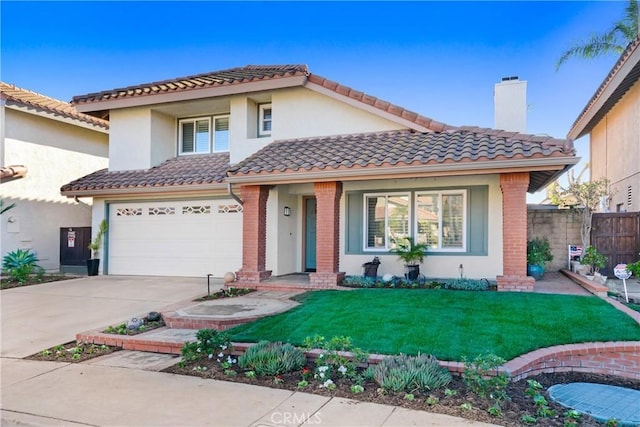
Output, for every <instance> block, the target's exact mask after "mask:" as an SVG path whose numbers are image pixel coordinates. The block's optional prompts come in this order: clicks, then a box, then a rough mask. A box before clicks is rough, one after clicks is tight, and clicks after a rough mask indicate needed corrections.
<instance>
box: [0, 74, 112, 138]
mask: <svg viewBox="0 0 640 427" xmlns="http://www.w3.org/2000/svg"><path fill="white" fill-rule="evenodd" d="M0 96H1V97H2V99H5V100H7V101H9V102H14V103H16V104H20V105H24V106H28V107H34V108H38V109H41V110H44V111H47V112H49V113H53V114H58V115H61V116H63V117H66V118H70V119H75V120H80V121H82V122H85V123H89V124H92V125H95V126H98V127H101V128H103V129H109V122H108V121H106V120H102V119H99V118H97V117H94V116H90V115H88V114H84V113H80V112H78V111H76V109H75V107H73V106H72V105H71V104H68V103H66V102H62V101H59V100H57V99H53V98H49V97H48V96H44V95H41V94H39V93H36V92H32V91H30V90H26V89H21V88H19V87H16V86H14V85H11V84H8V83H5V82H0Z"/></svg>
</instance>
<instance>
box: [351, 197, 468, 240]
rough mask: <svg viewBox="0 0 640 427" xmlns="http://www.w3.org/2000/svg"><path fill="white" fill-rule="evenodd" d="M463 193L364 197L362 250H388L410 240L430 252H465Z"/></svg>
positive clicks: (464, 199)
mask: <svg viewBox="0 0 640 427" xmlns="http://www.w3.org/2000/svg"><path fill="white" fill-rule="evenodd" d="M466 194H467V191H466V190H448V191H424V192H412V193H376V194H365V195H364V249H365V250H378V251H379V250H389V249H392V248H394V247H395V246H396V243H397V242H398V241H399V240H402V239H404V238H406V237H413V238H414V240H415V241H416V242H419V243H426V244H427V245H428V246H429V250H431V251H434V252H447V251H449V252H463V251H466V249H467V248H466V241H467V237H466V235H467V230H466V227H467V226H466V224H467V213H466V212H467V207H466V200H467V196H466Z"/></svg>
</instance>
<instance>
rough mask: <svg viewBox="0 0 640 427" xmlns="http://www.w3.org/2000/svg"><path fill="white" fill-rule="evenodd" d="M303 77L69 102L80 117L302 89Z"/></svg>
mask: <svg viewBox="0 0 640 427" xmlns="http://www.w3.org/2000/svg"><path fill="white" fill-rule="evenodd" d="M306 79H307V77H306V76H300V75H298V76H287V77H279V78H272V79H268V80H267V79H265V80H260V81H251V82H248V83H236V84H229V85H220V86H213V87H205V88H193V89H183V90H176V91H173V92H163V93H150V94H142V95H132V96H128V97H124V98H117V99H112V100H109V99H107V100H97V101H82V102H77V103H76V102H72V105H73V106H74V107H75V108H76V110H78V111H80V112H82V113H88V112H95V111H102V110H114V109H117V108H128V107H140V106H145V105H155V104H164V103H169V102H180V101H191V100H194V99H202V98H213V97H219V96H228V95H236V94H240V93H250V92H261V91H267V90H274V89H283V88H288V87H296V86H303V85H304V83H305V81H306Z"/></svg>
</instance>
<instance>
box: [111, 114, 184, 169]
mask: <svg viewBox="0 0 640 427" xmlns="http://www.w3.org/2000/svg"><path fill="white" fill-rule="evenodd" d="M109 119H110V138H109V170H111V171H120V170H135V169H148V168H151V167H153V166H157V165H159V164H160V163H162V162H163V161H165V160H167V159H169V158H171V157H174V156H175V154H176V147H177V145H176V144H177V137H176V120H175V118H173V117H171V116H168V115H165V114H162V113H159V112H157V111H152V110H151V109H149V108H126V109H122V110H114V111H112V112H111V113H110V118H109Z"/></svg>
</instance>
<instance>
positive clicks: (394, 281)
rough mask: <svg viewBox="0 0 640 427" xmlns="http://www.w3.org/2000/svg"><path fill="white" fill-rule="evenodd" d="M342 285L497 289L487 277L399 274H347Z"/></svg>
mask: <svg viewBox="0 0 640 427" xmlns="http://www.w3.org/2000/svg"><path fill="white" fill-rule="evenodd" d="M341 286H344V287H346V288H389V289H393V288H395V289H450V290H464V291H487V290H495V289H496V285H495V283H491V282H490V281H489V280H487V279H481V280H477V279H465V278H460V279H446V280H445V279H438V280H434V279H431V280H428V279H426V278H424V277H421V278H418V279H417V280H407V279H405V278H404V277H398V276H390V277H387V276H383V277H375V278H374V277H363V276H347V277H345V278H344V280H343V282H342V284H341Z"/></svg>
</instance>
